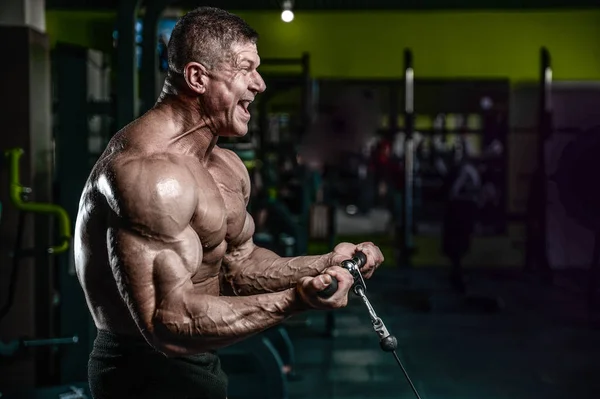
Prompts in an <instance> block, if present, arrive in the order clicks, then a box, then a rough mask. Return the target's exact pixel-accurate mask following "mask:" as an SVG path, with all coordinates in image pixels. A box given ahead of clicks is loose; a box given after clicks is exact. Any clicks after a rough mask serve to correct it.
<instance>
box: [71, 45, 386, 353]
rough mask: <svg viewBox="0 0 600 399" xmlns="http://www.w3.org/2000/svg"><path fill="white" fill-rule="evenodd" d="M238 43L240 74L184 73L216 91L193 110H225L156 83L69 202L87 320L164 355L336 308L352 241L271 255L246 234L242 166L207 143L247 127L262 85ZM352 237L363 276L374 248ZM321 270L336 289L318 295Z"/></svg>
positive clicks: (246, 187) (210, 346)
mask: <svg viewBox="0 0 600 399" xmlns="http://www.w3.org/2000/svg"><path fill="white" fill-rule="evenodd" d="M240 48H241V49H240V50H239V51H237V52H236V53H235V56H236V57H237V58H236V60H237V61H236V65H238V64H239V65H242V67H243V68H246V71H247V73H246V72H244V73H232V74H229V75H228V74H227V73H223V76H217V75H214V76H213V77H212V78H211V79H212V80H210V81H208V80H203V79H205V75H206V74H205V75H202V73H200V72H198V71H201V68H200V67H197V69H196V70H192V68H190V71H188V72H186V73H187V75H186V80H187V82H188V85H189V86H190V87H192V88H196V87H198V92H199V93H202V91H203V90H205V88H206V87H208V88H210V90H211V93H217V94H218V95H217V94H215V95H214V96H213V97H211V98H210V99H209V101H207V102H206V103H205V104H203V108H202V109H203V110H205V112H206V113H209V112H208V111H206V110H209V111H210V110H221V109H223V110H224V112H222V113H221V114H219V113H217V112H216V111H214V112H212V113H210V114H211V115H215V116H214V117H212V116H211V118H205V117H203V116H202V115H200V114H201V113H200V112H196V113H191V115H187V114H185V113H184V111H183V110H188V109H190V108H194V107H193V105H194V104H195V103H194V102H192V101H191V100H188V101H190V102H188V103H187V104H184V105H182V104H181V102H182V101H183V100H182V99H181V98H182V96H175V95H174V94H172V93H173V91H172V90H174V89H173V88H172V87H171V88H170V89H169V82H167V84H166V86H165V87H166V89H165V90H166V91H167V93H166V94H165V95H164V96H163V98H162V101H159V103H158V105H157V106H156V107H154V108H153V109H152V110H151V111H149V112H148V113H146V114H145V115H144V116H142V117H140V118H139V119H137V120H136V121H134V122H133V123H132V124H130V125H128V126H127V127H125V128H124V129H123V130H122V131H120V132H119V133H117V134H116V135H115V136H114V137H113V139H112V140H111V142H110V143H109V145H108V146H107V148H106V150H105V152H104V153H103V154H102V156H101V157H100V159H99V160H98V162H97V163H96V165H95V167H94V168H93V170H92V172H91V174H90V177H89V179H88V182H87V184H86V186H85V188H84V191H83V194H82V197H81V201H80V209H79V213H78V217H77V223H76V227H75V240H74V250H75V261H76V268H77V273H78V276H79V279H80V282H81V285H82V287H83V289H84V292H85V295H86V299H87V302H88V306H89V308H90V311H91V313H92V316H93V318H94V321H95V324H96V327H97V328H98V329H103V330H107V331H111V332H114V333H119V334H125V335H139V334H142V335H143V336H144V338H145V339H146V340H147V341H148V342H149V343H150V344H151V345H152V346H154V347H155V348H156V349H157V350H159V351H161V352H163V353H164V354H166V355H167V356H178V355H187V354H194V353H201V352H206V351H209V350H215V349H218V348H221V347H224V346H227V345H231V344H233V343H235V342H237V341H240V340H242V339H245V338H247V337H249V336H250V335H253V334H256V333H258V332H261V331H263V330H265V329H267V328H270V327H272V326H275V325H277V324H279V323H281V322H282V321H283V320H285V319H286V318H288V317H290V316H293V315H295V314H297V313H298V312H302V311H304V310H307V309H314V308H316V309H335V308H340V307H343V306H345V305H346V303H347V293H348V289H349V288H350V286H351V284H352V278H351V277H350V274H349V273H348V272H347V271H345V270H343V269H341V268H340V267H337V266H335V265H337V264H339V263H340V262H341V260H343V259H346V258H348V257H349V255H351V253H352V251H354V249H355V248H356V247H355V246H354V245H352V244H344V245H340V246H338V247H339V248H338V249H336V251H334V252H332V253H329V254H325V255H322V256H305V257H297V258H281V257H279V256H278V255H276V254H275V253H273V252H271V251H268V250H266V249H263V248H259V247H257V246H255V245H254V243H253V242H252V236H253V234H254V222H253V220H252V218H251V217H250V215H249V214H248V212H247V211H246V206H247V204H248V200H249V197H250V179H249V176H248V172H247V171H246V168H245V166H244V165H243V163H242V162H241V160H240V159H239V158H238V157H237V155H236V154H234V153H233V152H231V151H229V150H225V149H221V148H219V147H218V146H216V143H217V139H218V137H219V135H222V134H221V132H223V131H226V132H233V134H235V135H238V136H239V135H243V134H245V133H246V131H247V122H248V120H249V113H248V111H247V106H248V103H249V102H250V101H251V100H252V99H253V98H254V96H255V95H256V94H258V93H260V92H261V91H264V82H262V78H260V75H258V73H257V72H256V67H257V66H258V63H259V61H258V55H257V53H256V48H255V45H253V44H246V45H240ZM248 60H250V62H246V61H248ZM244 65H249V66H248V67H244ZM195 71H196V72H195ZM195 73H196V75H194V74H195ZM207 82H208V83H207ZM170 90H171V91H170ZM207 90H208V89H207ZM173 98H175V99H173ZM223 126H226V127H228V129H225V128H224V127H223ZM244 129H246V130H244ZM361 245H363V250H364V252H365V253H366V254H367V257H368V258H371V260H370V261H369V265H368V267H367V268H366V269H365V272H366V273H367V275H370V274H371V273H372V272H373V270H374V269H375V267H376V266H377V265H378V264H379V263H381V262H382V261H383V256H382V255H381V252H380V251H379V250H378V249H377V248H376V247H375V246H374V245H372V244H371V243H366V244H361ZM324 272H325V273H326V274H323V276H320V277H317V278H311V277H315V276H318V275H319V274H322V273H324ZM329 276H335V277H336V278H337V279H338V280H339V287H340V288H339V289H338V291H337V292H336V294H334V295H333V296H332V297H331V298H329V299H320V298H318V297H317V296H316V295H315V293H316V292H317V291H320V290H322V289H324V288H325V287H326V286H327V285H328V284H329V282H330V281H331V280H330V278H329Z"/></svg>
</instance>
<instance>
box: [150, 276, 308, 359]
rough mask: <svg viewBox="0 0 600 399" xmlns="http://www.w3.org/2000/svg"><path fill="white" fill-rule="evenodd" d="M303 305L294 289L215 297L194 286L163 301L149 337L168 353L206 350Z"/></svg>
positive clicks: (253, 331) (243, 336) (271, 323)
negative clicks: (261, 293)
mask: <svg viewBox="0 0 600 399" xmlns="http://www.w3.org/2000/svg"><path fill="white" fill-rule="evenodd" d="M170 303H173V305H170ZM305 309H306V307H305V306H304V305H303V304H302V302H300V301H299V300H297V299H296V293H295V289H290V290H286V291H283V292H278V293H272V294H263V295H254V296H245V297H224V296H220V297H215V296H209V295H204V294H203V293H202V292H197V289H196V288H194V289H192V290H190V291H189V292H186V293H183V294H181V295H179V294H175V295H174V299H171V300H166V301H164V303H163V304H162V306H161V307H160V308H159V309H158V310H157V312H156V315H155V318H154V331H153V334H152V339H153V340H154V341H155V346H157V347H158V348H159V350H161V351H162V352H164V353H166V354H167V355H171V356H180V355H187V354H194V353H199V352H206V351H210V350H216V349H219V348H222V347H225V346H229V345H232V344H234V343H236V342H238V341H241V340H243V339H246V338H248V337H250V336H252V335H254V334H256V333H259V332H261V331H264V330H266V329H268V328H271V327H274V326H276V325H278V324H280V323H281V322H282V321H284V320H285V319H287V318H288V317H291V316H293V315H295V314H297V313H300V312H302V311H303V310H305Z"/></svg>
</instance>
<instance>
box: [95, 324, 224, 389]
mask: <svg viewBox="0 0 600 399" xmlns="http://www.w3.org/2000/svg"><path fill="white" fill-rule="evenodd" d="M88 378H89V384H90V391H91V394H92V397H93V398H94V399H118V398H128V399H137V398H140V399H141V398H144V399H225V398H226V396H227V377H226V375H225V373H224V372H223V370H221V362H220V360H219V358H218V357H217V355H216V354H215V353H213V352H209V353H203V354H200V355H194V356H183V357H170V358H167V357H166V356H164V355H163V354H162V353H160V352H157V351H156V350H154V349H153V348H152V347H151V346H150V345H149V344H148V343H147V342H146V341H145V340H144V339H143V338H141V337H140V338H135V337H124V336H119V335H116V334H113V333H110V332H107V331H102V330H100V331H98V336H97V337H96V340H95V341H94V348H93V350H92V352H91V354H90V359H89V363H88Z"/></svg>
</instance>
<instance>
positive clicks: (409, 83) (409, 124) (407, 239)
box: [402, 49, 415, 266]
mask: <svg viewBox="0 0 600 399" xmlns="http://www.w3.org/2000/svg"><path fill="white" fill-rule="evenodd" d="M414 117H415V115H414V70H413V56H412V52H411V50H410V49H405V50H404V126H405V129H404V135H405V139H404V196H403V202H404V207H403V218H402V219H403V227H404V230H403V238H404V239H403V240H402V244H403V248H402V253H403V260H404V262H403V264H404V266H410V265H411V253H412V249H413V178H414V176H413V175H414V148H413V133H414Z"/></svg>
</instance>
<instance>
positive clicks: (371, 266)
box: [331, 242, 384, 278]
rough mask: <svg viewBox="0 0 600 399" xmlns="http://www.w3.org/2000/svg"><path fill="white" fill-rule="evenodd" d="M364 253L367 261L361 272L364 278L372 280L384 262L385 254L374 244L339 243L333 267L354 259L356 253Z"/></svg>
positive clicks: (332, 260)
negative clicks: (376, 270)
mask: <svg viewBox="0 0 600 399" xmlns="http://www.w3.org/2000/svg"><path fill="white" fill-rule="evenodd" d="M358 251H360V252H362V253H364V254H365V255H366V257H367V261H366V262H365V264H364V265H363V266H362V267H361V268H360V272H361V274H362V276H363V278H371V276H372V275H373V273H374V272H375V269H377V268H378V267H379V266H380V265H381V264H382V263H383V261H384V257H383V254H382V253H381V250H380V249H379V247H377V246H376V245H375V244H373V243H372V242H363V243H360V244H357V245H355V244H351V243H349V242H342V243H339V244H338V245H337V246H336V247H335V248H334V249H333V256H332V257H331V265H332V266H339V265H341V263H342V262H343V261H345V260H348V259H352V257H353V256H354V254H356V252H358Z"/></svg>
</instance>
